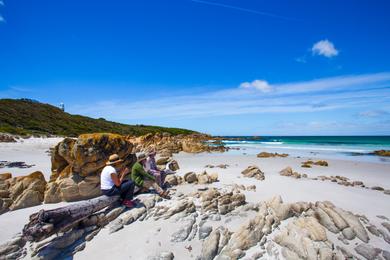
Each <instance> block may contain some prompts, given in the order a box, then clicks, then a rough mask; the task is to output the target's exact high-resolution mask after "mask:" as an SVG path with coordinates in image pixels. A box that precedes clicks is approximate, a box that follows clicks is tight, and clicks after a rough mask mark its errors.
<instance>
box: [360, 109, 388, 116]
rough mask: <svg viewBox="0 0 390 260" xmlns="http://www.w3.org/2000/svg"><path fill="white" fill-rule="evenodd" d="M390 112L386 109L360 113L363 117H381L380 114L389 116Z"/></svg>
mask: <svg viewBox="0 0 390 260" xmlns="http://www.w3.org/2000/svg"><path fill="white" fill-rule="evenodd" d="M389 115H390V112H388V111H385V110H366V111H362V112H360V113H359V116H361V117H380V116H389Z"/></svg>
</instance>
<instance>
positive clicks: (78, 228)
mask: <svg viewBox="0 0 390 260" xmlns="http://www.w3.org/2000/svg"><path fill="white" fill-rule="evenodd" d="M206 141H207V137H205V136H191V137H190V136H174V137H173V136H169V135H147V136H143V137H127V136H120V135H112V134H88V135H81V136H80V137H78V138H65V139H64V140H62V141H61V142H60V143H59V144H58V145H56V146H55V148H54V149H52V152H51V162H52V174H51V176H50V179H48V180H45V178H44V176H43V174H42V173H41V172H34V173H32V174H30V175H27V176H22V177H12V175H11V174H9V173H8V174H1V175H0V190H1V191H0V197H1V199H0V202H1V203H2V204H1V206H2V212H1V213H5V214H8V215H9V217H11V216H13V215H12V214H14V213H17V212H18V211H19V210H23V208H25V207H30V206H35V205H40V204H42V203H45V204H47V203H58V202H73V203H76V204H77V203H83V202H85V200H86V199H89V198H94V197H97V196H99V195H100V187H99V172H100V170H101V168H102V167H103V166H104V163H105V161H106V160H107V157H108V155H109V154H111V153H113V151H115V152H117V153H118V151H120V156H121V157H122V158H124V159H125V161H124V164H126V165H128V166H131V165H132V163H134V160H135V153H136V152H144V151H145V150H147V149H149V148H150V147H152V148H154V149H156V150H157V151H158V153H159V160H158V164H159V167H161V168H164V167H167V165H170V166H168V167H172V168H171V170H173V171H177V172H178V173H177V174H170V175H168V176H167V179H166V181H167V184H168V185H169V187H170V191H171V196H172V199H171V200H169V201H166V200H162V199H161V198H159V197H158V196H157V195H156V194H154V193H148V194H141V195H138V196H137V198H136V199H137V206H136V207H135V208H132V209H129V210H128V209H125V208H124V207H123V206H121V205H118V204H115V203H114V204H112V205H111V206H109V207H107V208H104V209H102V210H99V211H97V212H94V213H93V214H91V215H89V216H88V217H87V218H84V219H82V220H81V221H78V222H77V223H74V225H72V226H71V227H69V228H68V229H66V230H64V231H62V232H59V233H57V234H54V235H50V236H48V237H46V238H44V239H42V240H41V241H34V242H31V241H29V242H28V241H26V239H25V237H23V236H22V234H21V233H20V234H19V235H17V236H15V237H14V238H13V239H12V240H9V241H7V242H6V243H3V244H2V245H1V246H0V259H18V258H28V259H59V258H67V257H71V258H75V259H77V258H79V259H86V258H90V257H92V256H94V257H104V256H107V252H106V251H101V249H102V248H103V246H107V245H109V246H112V247H114V248H116V250H120V248H121V247H119V245H121V244H122V246H124V245H126V247H125V248H123V250H125V251H124V252H122V253H120V254H119V255H118V254H116V255H115V256H116V258H118V257H119V258H127V257H128V256H129V255H133V254H134V255H136V256H138V257H137V259H148V260H149V259H199V260H200V259H219V260H224V259H241V258H242V259H390V258H389V257H390V253H389V251H390V250H389V247H390V220H389V218H388V217H389V216H388V215H386V214H385V215H379V214H378V215H377V216H373V215H372V214H368V215H366V214H362V213H361V212H359V213H356V212H355V211H350V209H346V208H345V206H346V205H345V204H343V205H342V206H339V204H340V203H339V202H340V201H338V202H337V203H336V202H334V201H333V200H332V202H330V201H329V200H326V199H325V200H323V199H320V200H318V199H317V200H311V199H310V200H307V199H303V200H293V201H291V199H289V196H288V197H287V199H288V200H287V201H288V202H284V201H283V200H282V198H281V196H279V195H276V196H273V197H271V198H267V199H266V198H264V196H261V195H259V194H262V192H263V189H265V188H266V187H268V189H270V190H272V191H271V193H272V194H274V195H275V194H278V192H277V191H276V190H277V189H278V187H276V186H272V185H275V182H274V181H273V180H277V182H276V183H277V184H278V185H280V183H281V181H283V182H284V180H286V183H287V185H288V187H289V189H291V193H294V192H295V191H294V189H301V190H302V188H298V187H303V186H302V184H305V183H306V182H312V183H313V184H308V185H307V186H306V187H311V186H313V185H314V186H316V185H317V184H318V185H326V183H327V182H328V183H329V184H331V183H336V184H339V185H333V186H329V185H326V187H335V188H337V187H340V186H342V187H343V189H344V190H345V191H346V192H348V193H349V194H352V193H356V194H368V195H370V196H374V197H378V198H380V199H381V200H386V199H387V198H388V197H387V195H382V194H383V193H385V194H387V193H386V192H387V190H385V189H383V188H382V189H383V190H381V189H379V188H381V187H379V186H372V185H370V186H368V185H367V184H365V183H366V181H365V180H362V181H351V180H350V179H349V178H348V177H344V176H341V175H329V176H327V175H326V174H325V173H326V172H327V171H329V169H333V167H334V164H335V163H334V162H330V163H328V162H326V164H325V162H324V161H323V160H320V161H317V162H315V161H310V160H308V159H307V160H306V161H304V162H302V159H300V158H296V159H295V158H291V157H289V156H287V155H286V156H285V155H282V156H279V154H274V153H269V154H265V153H261V156H258V157H257V156H253V158H252V157H250V156H249V157H250V158H252V159H251V160H252V162H251V163H248V162H247V161H243V162H242V163H243V164H242V163H240V164H239V165H238V163H237V161H235V159H234V158H236V157H233V158H230V157H223V156H220V155H219V154H220V153H215V154H210V156H207V153H209V152H215V151H226V150H225V148H223V147H222V148H221V147H216V146H213V145H211V146H208V145H207V142H206ZM183 151H184V152H185V153H184V155H186V154H188V155H186V156H188V158H189V159H188V160H191V161H193V160H199V166H198V167H195V168H193V166H189V165H188V164H187V163H186V160H184V161H183V159H182V156H183V153H181V156H177V153H179V152H183ZM191 154H193V155H191ZM198 154H199V156H198ZM203 157H204V158H208V160H207V161H204V160H203V159H202V158H203ZM249 157H248V158H249ZM217 158H221V160H220V159H217ZM223 158H225V159H223ZM226 158H228V159H226ZM229 158H230V159H229ZM293 161H296V163H295V164H294V165H292V166H293V167H294V168H296V167H299V166H302V165H304V164H308V165H310V166H314V167H312V168H306V167H303V168H301V170H302V171H304V172H303V173H302V172H301V173H298V172H295V171H294V170H292V167H288V168H285V169H283V170H282V171H280V170H277V172H276V175H273V174H271V173H270V171H271V170H270V169H273V168H275V166H272V164H273V163H274V162H278V163H277V164H275V165H276V166H277V167H278V169H281V168H282V167H281V166H280V164H281V163H283V164H284V165H286V164H287V165H290V163H291V162H293ZM187 162H188V161H187ZM226 162H227V163H228V164H227V163H226ZM179 164H180V167H179ZM283 164H282V165H283ZM191 165H192V164H191ZM267 165H269V166H271V167H265V169H264V166H267ZM279 167H280V168H279ZM237 169H239V170H237ZM301 170H300V171H301ZM279 171H280V173H279ZM309 171H315V172H325V173H324V174H322V175H318V176H317V175H315V176H314V175H312V174H311V173H310V172H309ZM233 173H236V174H235V175H233ZM279 176H281V177H279ZM285 176H287V177H292V178H285ZM347 176H348V175H347ZM279 178H280V180H279ZM270 182H271V183H273V184H270ZM270 185H271V186H270ZM371 186H372V187H371ZM385 186H386V185H385ZM368 187H371V188H368ZM357 188H359V189H357ZM385 188H386V187H385ZM273 189H275V191H273ZM282 189H283V188H282ZM347 189H350V190H349V191H347ZM279 190H280V189H279ZM314 190H315V188H314V189H313V191H314ZM336 190H337V189H335V192H336V193H337V191H336ZM313 191H312V192H313ZM377 191H380V192H377ZM279 192H280V191H279ZM302 192H304V190H302ZM308 192H309V193H310V191H308ZM363 192H364V193H363ZM370 192H373V193H375V194H372V195H371V193H370ZM295 194H297V193H296V192H295ZM344 194H347V193H344ZM341 196H342V195H341ZM379 196H385V197H379ZM283 198H286V195H283ZM74 201H81V202H74ZM351 202H352V201H351ZM362 203H363V202H362ZM55 205H56V204H55ZM72 205H75V204H72ZM43 206H45V205H43ZM16 209H18V210H17V211H16ZM7 212H8V213H7ZM0 217H1V216H0ZM24 224H27V222H25V223H24ZM141 230H147V232H146V233H145V234H143V233H142V232H141V233H140V231H141ZM19 231H22V230H21V229H20V230H19ZM134 234H137V239H136V240H137V241H133V239H134ZM3 242H4V241H3ZM128 243H134V246H133V247H131V249H129V250H130V251H129V250H127V249H126V248H127V247H128V246H129V244H128ZM131 250H133V251H131ZM130 252H132V253H130ZM140 253H141V255H140ZM114 258H115V257H114Z"/></svg>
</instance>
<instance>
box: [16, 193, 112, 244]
mask: <svg viewBox="0 0 390 260" xmlns="http://www.w3.org/2000/svg"><path fill="white" fill-rule="evenodd" d="M118 199H119V196H112V197H108V196H100V197H97V198H94V199H90V200H86V201H81V202H77V203H74V204H71V205H69V206H65V207H61V208H57V209H52V210H40V211H39V212H37V213H34V214H32V215H31V216H30V222H29V223H28V224H26V225H25V226H24V228H23V237H24V239H26V240H27V241H40V240H42V239H44V238H47V237H49V236H51V235H53V234H55V233H59V232H61V231H63V230H66V229H67V228H69V227H71V226H74V225H75V224H77V223H78V222H80V221H81V220H83V219H85V218H87V217H88V216H90V215H91V214H93V213H95V212H97V211H100V210H102V209H104V208H106V207H108V206H110V205H112V204H113V203H115V202H116V201H118Z"/></svg>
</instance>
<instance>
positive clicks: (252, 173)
mask: <svg viewBox="0 0 390 260" xmlns="http://www.w3.org/2000/svg"><path fill="white" fill-rule="evenodd" d="M241 174H242V175H244V176H245V177H250V178H256V179H258V180H261V181H263V180H264V179H265V177H264V173H263V172H262V171H261V170H260V169H259V168H258V167H257V166H249V167H248V168H246V169H245V170H243V171H242V172H241Z"/></svg>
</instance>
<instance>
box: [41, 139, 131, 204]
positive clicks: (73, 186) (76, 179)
mask: <svg viewBox="0 0 390 260" xmlns="http://www.w3.org/2000/svg"><path fill="white" fill-rule="evenodd" d="M114 153H116V154H118V155H119V157H120V158H121V159H123V160H124V162H123V165H125V166H128V167H131V166H132V164H133V163H134V162H135V161H136V156H135V154H134V153H133V144H132V143H131V142H129V141H128V140H127V139H126V138H125V137H124V136H121V135H116V134H84V135H80V136H79V137H78V138H77V139H73V138H65V139H64V140H63V141H62V142H60V143H59V144H58V145H57V146H56V147H55V148H54V150H53V153H52V158H51V160H52V174H51V176H50V182H49V183H48V185H47V188H46V192H45V202H46V203H56V202H60V201H77V200H82V199H90V198H94V197H97V196H99V195H101V192H100V172H101V170H102V168H103V167H104V166H105V164H106V162H107V160H108V157H109V156H110V155H111V154H114Z"/></svg>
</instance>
